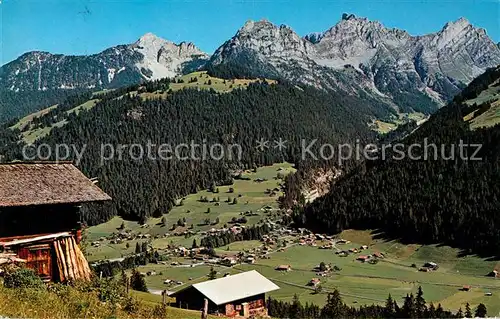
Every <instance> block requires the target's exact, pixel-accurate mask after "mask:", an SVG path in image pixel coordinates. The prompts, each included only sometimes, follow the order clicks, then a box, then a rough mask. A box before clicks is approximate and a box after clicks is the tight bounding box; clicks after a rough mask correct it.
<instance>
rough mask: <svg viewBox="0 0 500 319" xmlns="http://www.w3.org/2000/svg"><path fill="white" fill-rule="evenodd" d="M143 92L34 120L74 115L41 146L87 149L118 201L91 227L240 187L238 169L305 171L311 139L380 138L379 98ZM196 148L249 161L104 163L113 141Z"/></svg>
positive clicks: (89, 166)
mask: <svg viewBox="0 0 500 319" xmlns="http://www.w3.org/2000/svg"><path fill="white" fill-rule="evenodd" d="M158 85H159V83H151V84H150V85H149V86H151V87H150V88H148V86H146V87H145V88H143V89H142V90H144V91H151V90H156V89H158ZM166 86H168V83H167V84H166ZM137 89H138V88H137V86H136V87H132V88H128V89H123V90H122V91H113V92H110V93H108V94H106V95H100V96H99V102H98V103H97V104H96V105H95V106H94V107H92V108H91V109H88V110H85V109H82V110H80V112H79V114H78V115H76V114H74V113H71V114H70V115H67V113H65V112H64V111H65V110H67V109H68V108H71V107H74V105H78V104H79V103H81V101H82V100H84V99H87V98H88V96H86V95H83V96H82V98H78V97H74V98H72V100H73V102H72V103H69V102H67V103H63V104H62V105H63V106H62V107H61V108H60V109H59V108H56V109H55V110H53V111H51V112H49V113H48V114H46V115H45V116H42V117H41V118H39V119H36V120H34V121H33V123H32V125H42V126H43V125H50V124H51V123H53V122H57V121H59V120H61V118H60V116H61V115H64V114H66V115H64V116H65V117H64V118H65V119H66V120H67V123H66V124H65V125H64V126H62V127H53V128H52V130H51V132H50V134H49V135H47V136H45V137H43V138H41V139H39V140H37V142H36V143H37V144H38V145H39V144H43V143H47V144H49V145H53V146H54V145H56V144H59V143H65V144H69V145H71V144H74V146H75V147H76V148H77V149H79V150H81V149H82V148H83V147H84V145H86V149H85V153H84V156H83V159H82V161H81V163H80V167H81V169H82V170H83V171H84V172H85V174H86V175H87V176H89V177H97V178H98V179H99V185H100V187H102V189H103V190H105V191H106V192H107V193H108V194H110V195H111V196H112V197H113V199H114V200H113V202H112V204H110V205H109V206H108V207H105V208H104V209H102V208H101V207H100V206H99V209H98V210H97V209H90V210H88V211H86V213H85V214H86V216H85V219H86V221H87V222H88V223H90V224H92V223H98V222H102V221H104V220H106V219H107V218H109V217H110V216H113V215H116V214H119V215H122V216H124V217H128V218H134V219H139V218H143V217H146V216H150V215H156V216H159V215H160V214H162V213H167V212H168V210H169V208H170V207H172V205H174V203H175V200H176V199H178V198H180V197H182V196H184V195H186V194H189V193H192V192H196V191H197V190H199V189H204V188H208V187H209V186H210V185H212V184H213V183H214V182H215V183H216V184H226V183H231V182H232V176H231V171H232V170H235V169H240V168H249V167H254V166H261V165H268V164H271V163H275V162H281V161H285V160H286V161H291V162H294V163H298V164H299V165H300V155H301V150H300V147H301V140H302V139H306V140H307V141H312V140H313V139H319V141H318V143H317V144H320V143H321V142H328V143H332V144H334V145H335V144H337V143H348V142H354V141H355V140H356V139H360V140H362V141H368V140H371V139H372V138H373V137H374V133H373V132H371V131H370V130H369V129H368V127H367V125H366V124H365V123H366V120H365V114H366V110H367V109H370V108H371V107H372V106H373V105H371V104H370V103H369V101H362V100H360V99H357V98H355V97H346V96H341V95H338V96H337V95H334V94H327V93H325V92H322V91H319V90H316V89H313V88H308V87H304V88H298V87H295V86H288V85H269V84H267V83H260V84H250V85H248V86H247V88H246V89H235V90H233V91H231V92H229V93H224V94H221V93H217V92H215V91H213V90H211V91H209V90H204V91H203V90H196V89H184V90H180V91H178V92H170V93H169V94H168V95H167V96H166V98H151V99H143V98H141V97H140V96H138V95H134V94H132V93H133V92H136V90H137ZM163 89H165V90H166V88H165V87H163ZM127 91H128V92H130V93H125V92H127ZM12 132H14V134H15V131H11V132H9V133H5V132H4V133H3V135H4V141H3V142H2V143H0V144H2V145H4V153H5V154H4V155H6V156H7V157H8V159H15V158H19V157H20V147H21V146H22V144H19V145H17V146H15V147H14V144H10V146H9V145H7V147H6V146H5V145H6V144H8V143H9V141H11V140H12ZM279 138H282V139H283V140H286V141H287V144H286V146H287V148H286V149H283V150H282V151H279V150H278V149H275V148H274V147H273V145H274V143H273V141H274V140H277V139H279ZM261 139H264V140H269V141H270V142H269V148H268V149H265V150H264V151H261V150H259V149H257V148H256V141H258V140H261ZM191 141H194V142H195V143H199V144H203V143H205V144H206V145H207V146H208V148H210V146H211V145H212V144H214V143H220V144H222V145H224V146H228V147H230V146H231V145H233V144H237V145H240V146H241V151H242V157H241V159H238V158H232V159H231V158H224V159H222V160H211V159H210V158H209V157H208V158H206V160H199V159H195V160H191V159H187V160H184V159H181V160H178V159H175V158H173V159H170V160H162V159H159V158H157V159H156V160H151V159H148V158H145V159H144V160H134V159H133V158H132V157H131V156H130V155H129V152H128V151H125V152H124V156H123V158H122V159H121V160H120V158H118V156H115V157H114V158H113V159H109V160H105V161H101V145H105V144H106V145H112V146H113V147H117V146H118V145H119V144H125V145H131V144H135V143H136V144H140V145H141V146H142V147H143V148H144V149H146V147H147V144H148V142H150V143H151V144H156V145H160V144H164V143H167V144H170V145H172V146H173V147H175V146H176V145H178V144H179V143H187V144H189V143H191ZM235 154H236V155H237V152H236V153H235ZM109 155H110V154H109V153H106V156H109ZM182 155H186V156H188V155H190V154H189V150H188V149H183V153H182ZM197 155H200V154H197ZM144 156H147V154H145V155H144ZM73 159H75V157H73ZM333 160H334V159H333Z"/></svg>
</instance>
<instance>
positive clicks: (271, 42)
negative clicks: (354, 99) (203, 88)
mask: <svg viewBox="0 0 500 319" xmlns="http://www.w3.org/2000/svg"><path fill="white" fill-rule="evenodd" d="M499 63H500V49H499V48H498V47H497V46H496V45H495V43H493V42H492V41H491V39H490V38H489V37H488V36H487V35H486V33H485V31H484V30H483V29H479V28H475V27H474V26H472V25H471V24H470V23H469V22H468V21H467V20H465V19H460V20H458V21H455V22H453V23H448V24H446V25H445V26H444V27H443V29H442V30H441V31H439V32H437V33H434V34H429V35H424V36H411V35H409V34H408V33H407V32H406V31H402V30H398V29H388V28H386V27H384V26H383V25H382V24H381V23H379V22H377V21H369V20H368V19H366V18H357V17H355V16H354V15H344V16H343V18H342V20H341V21H340V22H339V23H338V24H336V25H335V26H333V27H332V28H330V29H329V30H327V31H326V32H324V33H314V34H310V35H307V36H305V37H304V38H301V37H300V36H299V35H297V34H296V33H295V32H294V31H293V30H292V29H291V28H289V27H288V26H284V25H282V26H276V25H273V24H272V23H270V22H268V21H265V20H263V21H258V22H253V21H249V22H247V23H246V24H245V25H244V26H243V27H242V28H241V29H240V30H239V31H238V32H237V33H236V35H235V36H234V37H233V38H232V39H230V40H229V41H227V42H226V43H224V44H223V45H222V46H221V47H220V48H219V49H217V50H216V52H215V53H214V55H213V56H212V58H211V59H210V62H209V66H208V68H209V70H210V69H211V70H212V72H216V73H218V74H219V75H225V76H231V75H238V76H244V75H245V74H249V75H251V76H253V77H255V76H268V77H269V76H275V77H282V78H285V79H288V80H293V81H299V82H302V83H307V84H310V85H314V86H317V87H324V88H330V89H335V90H338V89H340V90H343V91H345V92H348V93H353V92H357V91H358V90H359V89H370V91H371V94H373V95H375V96H377V95H384V96H385V97H388V98H391V99H393V101H394V102H395V103H396V104H397V105H398V106H399V108H401V109H403V110H405V109H408V108H418V107H419V105H416V104H422V105H421V106H420V107H421V108H424V109H425V108H427V111H429V109H431V108H432V105H433V104H434V103H433V101H434V102H436V103H440V104H442V103H444V101H446V100H449V99H450V98H451V97H453V96H454V95H455V94H456V93H458V92H459V90H460V89H461V88H463V87H464V86H465V85H466V84H468V83H469V82H470V81H471V80H472V79H473V78H475V77H476V76H478V75H479V74H481V73H482V72H484V71H485V69H486V68H488V67H492V66H495V65H497V64H499ZM232 73H234V74H232Z"/></svg>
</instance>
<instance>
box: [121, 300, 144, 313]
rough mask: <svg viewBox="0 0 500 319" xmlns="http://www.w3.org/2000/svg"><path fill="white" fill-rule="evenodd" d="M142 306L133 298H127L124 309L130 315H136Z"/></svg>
mask: <svg viewBox="0 0 500 319" xmlns="http://www.w3.org/2000/svg"><path fill="white" fill-rule="evenodd" d="M139 308H140V305H139V302H138V301H137V300H136V299H134V298H132V297H127V298H126V299H125V305H124V307H123V310H125V311H126V312H128V313H136V312H137V311H139Z"/></svg>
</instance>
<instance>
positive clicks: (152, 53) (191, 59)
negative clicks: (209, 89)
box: [0, 33, 208, 122]
mask: <svg viewBox="0 0 500 319" xmlns="http://www.w3.org/2000/svg"><path fill="white" fill-rule="evenodd" d="M207 58H208V55H207V54H206V53H203V52H202V51H200V50H199V49H198V48H197V47H196V46H195V45H194V44H192V43H186V42H182V43H180V44H175V43H172V42H170V41H167V40H164V39H161V38H159V37H157V36H155V35H153V34H151V33H148V34H145V35H144V36H142V37H141V38H140V39H139V40H137V41H136V42H135V43H132V44H128V45H118V46H115V47H112V48H109V49H106V50H104V51H102V52H100V53H98V54H93V55H88V56H65V55H61V54H51V53H48V52H39V51H34V52H28V53H25V54H23V55H22V56H21V57H19V58H18V59H16V60H14V61H12V62H10V63H7V64H5V65H3V66H2V67H1V68H0V96H2V101H1V102H0V122H3V121H5V120H10V119H12V118H14V117H18V116H24V115H26V114H28V113H31V112H34V111H37V110H39V109H40V108H41V107H44V106H45V107H47V106H48V105H52V104H56V103H58V102H61V100H63V99H64V98H65V97H67V96H69V95H74V94H76V93H78V92H81V91H84V90H94V91H96V90H100V89H103V88H117V87H121V86H126V85H131V84H136V83H140V82H142V81H145V80H156V79H160V78H164V77H174V76H176V75H180V74H184V73H189V72H191V71H193V70H197V69H199V68H200V66H201V65H203V64H204V63H205V61H206V60H207Z"/></svg>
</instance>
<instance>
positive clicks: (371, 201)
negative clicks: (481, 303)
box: [295, 68, 500, 255]
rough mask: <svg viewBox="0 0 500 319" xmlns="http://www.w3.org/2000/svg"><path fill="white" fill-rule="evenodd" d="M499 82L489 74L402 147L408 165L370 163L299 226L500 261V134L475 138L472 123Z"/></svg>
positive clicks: (499, 129)
mask: <svg viewBox="0 0 500 319" xmlns="http://www.w3.org/2000/svg"><path fill="white" fill-rule="evenodd" d="M498 79H500V68H494V69H491V70H488V71H487V72H486V73H485V74H483V75H481V76H480V77H479V78H478V79H476V80H474V81H473V82H472V83H471V85H470V86H469V87H468V88H466V89H465V90H464V91H463V92H462V93H461V94H460V95H459V96H457V97H456V98H455V100H454V101H453V102H452V103H450V104H449V105H448V106H446V107H444V108H443V109H441V110H440V111H438V112H437V113H436V114H435V115H433V116H432V117H431V118H430V119H429V120H428V121H427V122H426V123H425V124H423V125H422V126H421V127H420V128H419V129H417V130H416V131H415V132H414V133H413V134H411V135H409V136H408V137H406V138H405V139H404V140H403V141H402V142H403V143H404V147H403V148H401V149H400V150H403V153H404V154H406V156H405V157H404V158H403V159H401V157H400V154H399V153H396V151H394V150H393V151H391V149H390V148H389V152H388V154H387V156H386V159H385V160H383V159H381V158H380V156H381V153H380V151H379V153H377V154H378V155H379V159H376V160H371V161H366V162H364V163H363V164H361V165H360V167H359V168H358V169H356V170H354V171H352V172H350V173H349V174H347V175H346V176H344V177H343V178H341V179H339V180H338V181H337V182H336V183H335V184H333V185H332V187H331V188H330V191H329V193H328V194H327V195H325V196H324V197H322V198H319V199H317V200H316V201H315V202H313V203H312V204H310V205H308V206H306V207H305V208H304V210H303V211H301V212H300V213H298V214H296V216H295V220H296V222H297V223H298V224H299V225H300V224H303V225H307V226H308V227H311V228H313V229H315V230H317V231H322V232H334V233H335V232H339V231H341V230H343V229H347V228H361V229H380V230H381V231H383V232H385V233H386V235H387V236H389V237H397V238H402V239H403V240H406V241H418V242H424V243H436V242H445V243H448V244H451V245H456V246H459V247H461V248H465V249H471V250H474V251H479V252H482V253H488V254H491V255H493V254H497V253H498V250H497V249H496V247H498V245H499V244H500V242H499V238H500V237H499V232H498V229H499V226H500V217H499V215H498V210H499V209H500V200H499V198H498V193H499V192H500V189H499V187H500V170H499V167H500V147H499V144H498V139H499V138H500V126H498V125H497V126H494V127H491V128H488V129H476V130H473V131H472V130H470V128H469V124H468V122H466V121H464V116H465V115H467V114H470V113H471V111H474V110H476V109H478V108H481V107H480V106H477V105H476V104H474V105H469V104H468V103H466V102H467V101H468V100H470V99H474V98H476V97H478V96H480V95H481V93H482V92H483V91H484V90H485V89H488V88H490V85H491V84H492V83H495V82H496V81H498ZM464 143H465V144H467V145H469V146H467V147H465V148H464V150H463V151H462V150H461V148H460V145H461V144H464ZM411 145H420V147H413V148H412V154H413V155H412V156H413V159H412V158H410V157H409V156H408V154H409V149H410V146H411ZM426 145H427V148H426ZM432 145H435V147H434V146H432ZM477 145H481V147H480V149H479V151H478V152H477V154H476V150H477V149H478V147H477ZM435 149H436V151H435ZM443 150H444V151H443ZM425 154H427V159H426V158H425V156H426V155H425ZM435 154H437V155H435ZM465 155H467V156H465ZM395 156H396V157H395ZM418 157H420V159H418ZM435 158H436V159H435ZM479 158H480V160H476V159H479ZM478 230H479V231H478Z"/></svg>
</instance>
